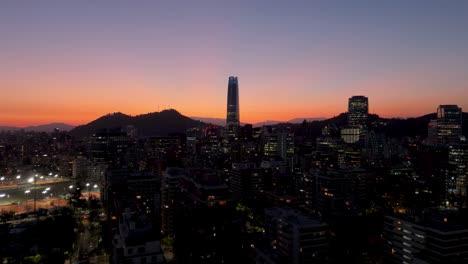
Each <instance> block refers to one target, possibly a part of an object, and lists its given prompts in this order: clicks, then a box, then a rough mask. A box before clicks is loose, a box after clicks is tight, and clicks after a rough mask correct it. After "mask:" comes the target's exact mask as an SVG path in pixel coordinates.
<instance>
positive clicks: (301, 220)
mask: <svg viewBox="0 0 468 264" xmlns="http://www.w3.org/2000/svg"><path fill="white" fill-rule="evenodd" d="M328 230H329V228H328V225H327V224H326V223H322V222H320V221H319V220H317V219H314V218H311V217H309V216H306V215H304V214H302V213H300V212H299V211H296V210H293V209H290V208H287V207H285V208H277V207H274V208H269V209H266V210H265V233H266V236H267V238H268V239H269V241H270V243H271V245H272V247H273V252H274V254H273V255H277V256H278V260H279V261H278V262H276V263H294V264H300V263H301V264H305V263H324V262H326V255H327V251H328ZM257 263H263V262H257Z"/></svg>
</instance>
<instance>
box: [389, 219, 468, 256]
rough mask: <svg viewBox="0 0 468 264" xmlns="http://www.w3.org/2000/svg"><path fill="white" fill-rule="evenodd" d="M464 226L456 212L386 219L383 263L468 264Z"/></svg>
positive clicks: (465, 221) (467, 232) (467, 233)
mask: <svg viewBox="0 0 468 264" xmlns="http://www.w3.org/2000/svg"><path fill="white" fill-rule="evenodd" d="M467 223H468V221H467V219H466V214H464V213H460V212H458V211H446V212H444V211H441V212H433V213H431V212H427V213H425V215H422V216H420V215H409V214H397V215H392V216H385V219H384V231H383V237H384V239H385V240H386V245H385V253H386V254H385V256H384V257H385V259H384V260H385V263H467V261H468V243H467V242H468V226H467Z"/></svg>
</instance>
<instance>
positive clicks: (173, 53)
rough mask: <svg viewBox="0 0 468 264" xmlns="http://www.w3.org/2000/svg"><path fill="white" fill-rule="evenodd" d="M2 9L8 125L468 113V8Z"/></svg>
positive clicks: (11, 1)
mask: <svg viewBox="0 0 468 264" xmlns="http://www.w3.org/2000/svg"><path fill="white" fill-rule="evenodd" d="M382 2H383V1H370V0H369V1H347V0H343V1H309V0H306V1H272V0H265V1H252V0H246V1H240V0H236V1H220V0H213V1H199V0H197V1H192V0H187V1H177V0H172V1H162V0H161V1H118V0H113V1H103V0H102V1H86V0H81V1H22V0H4V1H1V2H0V91H1V98H2V101H1V103H0V124H1V125H18V126H25V125H34V124H41V123H47V122H66V123H70V124H74V125H77V124H83V123H87V122H89V121H91V120H93V119H95V118H97V117H99V116H101V115H104V114H106V113H110V112H117V111H120V112H123V113H127V114H131V115H136V114H141V113H148V112H155V111H157V110H158V105H159V109H160V110H162V109H163V108H167V107H169V106H170V107H171V108H175V109H177V110H179V111H180V112H181V113H182V114H184V115H187V116H201V117H221V118H224V116H225V113H226V95H227V84H228V76H230V75H235V76H238V77H239V88H240V91H239V93H240V111H241V113H240V117H241V121H242V122H258V121H265V120H288V119H291V118H295V117H331V116H334V115H337V114H339V113H341V112H345V111H346V110H347V109H346V108H347V99H348V97H350V96H352V95H358V94H363V95H366V96H368V97H369V101H370V111H371V112H374V113H377V114H379V115H381V116H385V117H409V116H418V115H423V114H426V113H429V112H434V111H435V110H436V108H437V106H438V105H439V104H458V105H459V106H461V107H462V108H464V109H465V111H466V110H468V1H462V0H460V1H457V0H453V1H429V0H424V1H395V0H393V1H386V2H385V3H382Z"/></svg>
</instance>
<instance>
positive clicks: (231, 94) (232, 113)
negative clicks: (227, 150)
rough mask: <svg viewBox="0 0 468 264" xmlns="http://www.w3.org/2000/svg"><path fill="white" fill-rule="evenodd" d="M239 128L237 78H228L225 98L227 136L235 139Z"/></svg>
mask: <svg viewBox="0 0 468 264" xmlns="http://www.w3.org/2000/svg"><path fill="white" fill-rule="evenodd" d="M239 126H240V122H239V83H238V81H237V77H234V76H230V77H229V84H228V96H227V117H226V128H227V133H228V136H230V137H235V136H236V135H237V133H238V130H239Z"/></svg>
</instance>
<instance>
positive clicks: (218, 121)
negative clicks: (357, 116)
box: [190, 116, 326, 127]
mask: <svg viewBox="0 0 468 264" xmlns="http://www.w3.org/2000/svg"><path fill="white" fill-rule="evenodd" d="M190 118H192V119H195V120H200V121H202V122H204V123H209V124H213V125H218V126H225V125H226V119H224V118H211V117H195V116H194V117H190ZM325 119H326V118H325V117H305V118H294V119H291V120H288V121H277V120H266V121H264V122H257V123H253V124H252V126H253V127H261V126H271V125H276V124H280V123H290V124H299V123H302V122H303V121H304V120H306V121H308V122H311V121H320V120H325ZM245 124H247V123H243V122H241V125H245Z"/></svg>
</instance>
